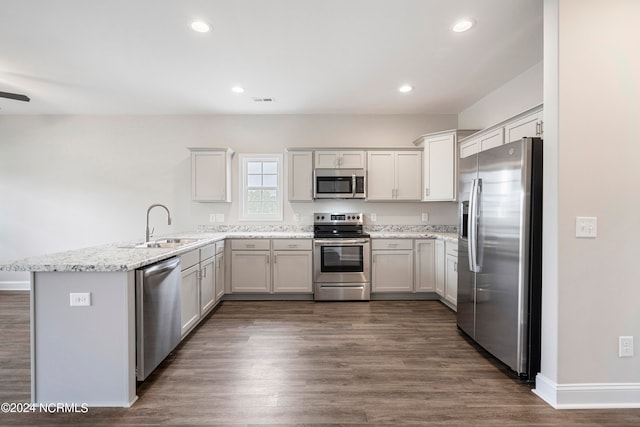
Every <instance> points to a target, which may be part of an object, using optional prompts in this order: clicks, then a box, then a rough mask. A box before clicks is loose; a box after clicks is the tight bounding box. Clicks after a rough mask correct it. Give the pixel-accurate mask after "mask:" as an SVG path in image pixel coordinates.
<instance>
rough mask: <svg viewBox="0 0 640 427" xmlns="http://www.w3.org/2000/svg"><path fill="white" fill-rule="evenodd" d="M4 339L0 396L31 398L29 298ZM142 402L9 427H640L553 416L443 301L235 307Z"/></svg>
mask: <svg viewBox="0 0 640 427" xmlns="http://www.w3.org/2000/svg"><path fill="white" fill-rule="evenodd" d="M96 333H100V332H99V331H96ZM0 342H1V343H2V344H1V347H0V402H29V401H30V356H29V295H28V293H26V292H0ZM138 395H139V399H138V401H136V402H135V403H134V405H133V406H132V407H131V408H90V409H89V411H88V413H85V414H82V413H75V414H64V413H55V414H46V413H45V414H43V413H26V414H25V413H23V414H3V413H0V425H111V426H120V425H158V424H164V425H260V424H262V425H389V426H399V425H407V424H417V425H465V426H481V425H482V426H484V425H486V426H502V425H509V426H522V425H535V426H543V425H562V426H567V425H580V426H602V425H616V426H631V425H640V410H631V409H628V410H562V411H560V410H555V409H553V408H551V407H550V406H548V405H547V404H546V403H544V402H543V401H542V400H540V399H539V398H538V397H536V396H535V395H534V394H533V393H532V392H531V385H527V384H522V383H520V382H519V381H517V380H516V379H514V378H513V377H511V376H510V375H509V374H508V373H507V372H505V371H504V369H503V368H502V366H501V365H499V364H498V363H496V362H495V361H493V360H492V359H491V358H488V357H487V356H486V355H485V354H482V353H481V352H480V351H479V350H478V349H476V348H475V347H473V346H472V345H471V344H470V343H469V342H468V341H467V340H466V339H465V338H464V337H463V336H462V335H461V334H460V333H459V332H458V331H457V329H456V325H455V315H454V313H453V312H451V311H450V310H449V309H448V308H446V307H444V306H443V305H441V304H440V303H439V302H435V301H374V302H370V303H351V302H349V303H313V302H308V301H304V302H293V301H291V302H284V301H268V302H246V301H242V302H240V301H238V302H233V301H227V302H225V303H224V304H223V305H222V306H220V307H219V309H218V310H216V312H215V313H214V314H213V315H212V316H210V317H209V318H208V319H206V320H205V321H204V322H203V323H202V324H201V326H200V327H198V329H197V330H195V331H194V332H193V333H192V334H191V336H190V337H188V338H187V339H186V340H185V341H184V342H183V343H182V344H181V345H180V346H179V347H178V349H177V350H176V351H174V353H173V354H172V355H171V356H169V358H168V359H167V360H166V361H165V362H164V363H163V364H162V365H161V366H160V367H159V368H158V369H157V370H156V371H155V372H154V373H153V374H152V375H151V377H150V378H149V379H148V380H147V381H146V382H145V383H144V384H143V385H142V386H140V387H139V388H138Z"/></svg>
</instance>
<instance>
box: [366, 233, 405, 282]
mask: <svg viewBox="0 0 640 427" xmlns="http://www.w3.org/2000/svg"><path fill="white" fill-rule="evenodd" d="M371 291H372V292H412V291H413V240H411V239H373V240H372V241H371Z"/></svg>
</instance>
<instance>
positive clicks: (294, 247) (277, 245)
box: [273, 239, 312, 251]
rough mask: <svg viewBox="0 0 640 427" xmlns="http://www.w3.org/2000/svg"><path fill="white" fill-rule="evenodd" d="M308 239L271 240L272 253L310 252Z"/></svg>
mask: <svg viewBox="0 0 640 427" xmlns="http://www.w3.org/2000/svg"><path fill="white" fill-rule="evenodd" d="M311 246H312V244H311V240H309V239H273V250H274V251H310V250H311Z"/></svg>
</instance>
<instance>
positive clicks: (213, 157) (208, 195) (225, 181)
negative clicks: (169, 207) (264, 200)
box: [189, 147, 234, 202]
mask: <svg viewBox="0 0 640 427" xmlns="http://www.w3.org/2000/svg"><path fill="white" fill-rule="evenodd" d="M189 151H191V200H193V201H194V202H231V158H232V157H233V154H234V151H233V150H231V149H229V148H194V147H190V148H189Z"/></svg>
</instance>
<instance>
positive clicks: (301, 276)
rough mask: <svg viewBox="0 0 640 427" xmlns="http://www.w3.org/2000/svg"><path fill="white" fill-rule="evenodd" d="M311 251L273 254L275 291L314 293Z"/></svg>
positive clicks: (275, 252)
mask: <svg viewBox="0 0 640 427" xmlns="http://www.w3.org/2000/svg"><path fill="white" fill-rule="evenodd" d="M312 259H313V256H312V255H311V251H274V252H273V291H274V292H276V293H277V292H312V291H313V287H312V284H311V274H312V272H311V262H312Z"/></svg>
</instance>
